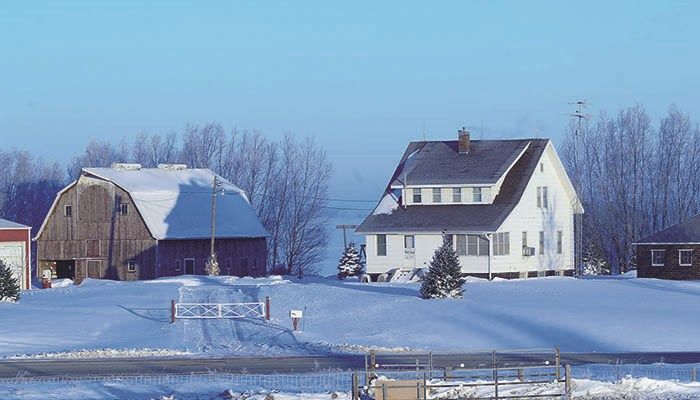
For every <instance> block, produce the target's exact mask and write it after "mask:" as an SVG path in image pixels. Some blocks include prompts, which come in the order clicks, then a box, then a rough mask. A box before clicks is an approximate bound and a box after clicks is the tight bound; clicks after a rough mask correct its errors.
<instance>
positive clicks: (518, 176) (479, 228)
mask: <svg viewBox="0 0 700 400" xmlns="http://www.w3.org/2000/svg"><path fill="white" fill-rule="evenodd" d="M475 142H477V143H479V142H480V144H479V145H477V148H478V147H481V150H480V151H473V150H474V147H472V150H470V152H469V154H471V155H472V157H473V158H474V160H475V161H474V162H472V165H477V164H478V163H479V160H484V165H489V166H490V167H489V168H487V169H486V171H487V172H483V171H482V172H478V171H474V172H473V173H472V172H469V170H468V169H465V170H463V171H464V174H463V176H464V177H465V178H464V179H466V180H465V181H463V182H456V181H451V180H450V179H453V178H455V177H456V175H455V173H454V170H453V168H457V164H456V163H458V161H455V160H457V159H456V158H454V157H451V156H450V157H448V156H445V157H446V159H449V161H445V162H440V161H439V160H438V159H437V158H435V157H433V156H429V157H423V158H421V157H417V156H418V155H419V154H420V150H419V149H420V148H421V147H420V145H421V144H426V143H442V145H435V146H436V148H439V149H440V150H437V151H439V152H440V153H445V154H447V151H448V150H449V151H451V152H453V153H458V149H457V147H456V143H457V142H456V141H445V142H411V143H410V144H409V146H408V148H407V149H406V151H405V152H404V156H403V157H402V159H401V161H400V162H399V165H398V166H397V167H396V171H395V172H394V175H393V177H392V179H391V183H390V185H389V186H388V187H387V189H386V192H385V194H384V197H383V198H382V201H381V202H380V204H379V205H378V206H377V208H376V209H375V211H374V212H372V213H371V214H370V215H369V216H367V218H365V220H364V221H363V222H362V224H361V225H360V227H359V228H357V230H356V232H357V233H401V232H442V231H443V230H446V231H447V232H493V231H496V230H497V229H498V227H499V226H500V225H501V224H502V223H503V221H504V220H505V219H506V218H507V217H508V215H509V214H510V213H511V211H512V210H513V208H514V207H515V206H516V205H517V204H518V202H520V198H521V197H522V195H523V192H524V191H525V187H526V186H527V183H528V181H529V179H530V177H531V176H532V173H533V172H534V171H535V168H536V167H537V163H538V162H539V160H540V158H541V157H542V154H543V153H544V151H545V149H546V147H547V145H548V143H549V139H522V140H489V141H486V140H482V141H472V146H474V143H475ZM485 142H488V143H485ZM501 146H503V148H502V149H500V150H498V149H499V148H500V147H501ZM446 149H447V150H446ZM487 149H489V151H491V152H492V154H485V153H484V152H485V151H486V150H487ZM416 151H419V152H418V153H416ZM515 153H517V154H516V155H515V156H514V155H513V154H515ZM469 154H467V156H468V155H469ZM496 155H498V157H496ZM518 155H519V156H520V157H519V158H518V157H517V156H518ZM460 156H465V155H460ZM460 159H462V160H463V161H464V159H463V158H460ZM407 160H408V161H409V162H407ZM486 160H488V161H486ZM499 160H500V161H499ZM411 163H414V164H424V165H423V166H420V167H414V166H410V165H409V166H408V168H413V170H414V171H415V170H419V171H425V173H424V174H423V175H424V176H425V178H426V180H423V181H420V180H412V179H411V175H410V174H408V183H409V184H418V182H423V184H428V183H430V184H439V183H442V184H448V183H463V184H469V183H472V184H474V183H477V180H476V179H475V178H476V177H478V176H481V177H483V178H484V179H483V180H482V181H481V182H479V183H485V182H487V181H493V182H496V181H498V179H500V176H501V175H502V174H503V173H506V171H507V173H506V175H505V178H504V180H503V184H502V185H501V190H500V192H499V193H498V195H497V196H496V197H495V198H494V200H493V203H491V204H463V205H462V204H461V205H420V206H408V207H406V208H402V207H398V204H395V206H393V207H391V205H390V204H387V203H388V202H389V199H390V197H389V196H391V190H392V189H391V184H393V183H394V182H396V181H397V177H399V176H402V174H403V168H406V164H411ZM511 165H512V167H510V169H508V168H507V166H511ZM428 166H430V168H433V170H432V171H433V172H432V177H430V179H427V178H428V176H427V172H428V171H430V168H428ZM501 170H504V172H503V173H500V175H499V172H498V171H501ZM488 171H491V172H488ZM443 176H444V177H449V179H444V178H441V177H443ZM486 176H490V178H488V180H487V179H486ZM494 179H495V180H494ZM394 203H396V201H394Z"/></svg>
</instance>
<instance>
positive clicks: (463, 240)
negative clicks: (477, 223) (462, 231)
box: [456, 235, 467, 256]
mask: <svg viewBox="0 0 700 400" xmlns="http://www.w3.org/2000/svg"><path fill="white" fill-rule="evenodd" d="M456 236H457V255H458V256H466V255H467V235H456Z"/></svg>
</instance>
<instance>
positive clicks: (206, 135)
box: [0, 122, 331, 275]
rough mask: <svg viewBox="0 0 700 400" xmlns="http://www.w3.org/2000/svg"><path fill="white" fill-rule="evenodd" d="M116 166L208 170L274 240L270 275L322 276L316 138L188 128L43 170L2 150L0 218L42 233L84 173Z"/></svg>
mask: <svg viewBox="0 0 700 400" xmlns="http://www.w3.org/2000/svg"><path fill="white" fill-rule="evenodd" d="M115 162H128V163H139V164H141V165H142V166H143V167H144V168H150V167H156V166H157V165H158V164H163V163H182V164H187V166H188V167H190V168H210V169H212V170H213V171H214V172H216V173H218V174H219V175H221V176H222V177H224V178H225V179H227V180H229V181H230V182H232V183H234V184H235V185H237V186H238V187H240V188H241V189H243V190H244V191H245V192H246V194H247V195H248V199H249V200H250V203H251V204H252V206H253V208H254V210H255V212H256V213H257V215H258V217H259V218H260V221H261V222H262V224H263V226H264V227H265V229H266V230H267V231H268V233H269V234H270V237H269V238H268V269H269V270H270V271H271V272H274V273H285V274H290V275H307V274H313V273H316V272H318V265H319V262H320V261H322V260H323V258H324V255H325V248H326V245H327V243H328V237H329V232H328V213H327V212H326V210H327V207H328V183H329V179H330V175H331V163H330V161H329V160H328V158H327V156H326V153H325V151H324V150H323V149H321V148H320V147H319V146H318V145H317V144H316V143H315V142H314V140H313V139H311V138H306V139H298V138H296V137H295V136H293V135H291V134H288V135H285V136H284V137H283V138H282V139H280V140H270V139H268V138H267V137H265V136H264V135H263V134H262V133H261V132H259V131H239V130H237V129H233V130H229V131H227V130H226V129H224V128H223V126H222V125H221V124H219V123H214V122H212V123H207V124H204V125H196V124H187V125H186V126H185V127H184V129H183V130H182V131H180V132H173V133H168V134H149V133H139V134H138V135H137V136H136V138H135V139H134V140H133V141H128V140H126V139H122V140H120V141H118V142H112V141H109V140H100V139H92V140H90V142H89V143H88V144H87V146H86V147H85V149H84V151H83V152H82V153H80V154H77V155H75V156H74V157H72V158H71V159H70V161H69V162H68V163H67V165H61V164H60V163H57V162H54V163H45V162H44V161H43V160H42V159H41V158H38V157H36V156H33V155H32V154H31V153H29V152H27V151H17V150H11V151H2V150H0V163H1V164H0V165H4V166H6V167H5V168H4V169H3V170H2V171H0V215H2V217H3V218H6V219H10V220H13V221H16V222H19V223H23V224H26V225H30V226H32V227H33V229H34V232H36V231H37V230H38V228H39V227H40V226H41V223H42V222H43V219H44V217H45V216H46V213H48V211H49V208H50V206H51V204H52V202H53V200H54V198H55V196H56V193H57V192H58V191H59V190H60V189H61V188H62V187H64V186H65V185H66V184H67V183H68V182H70V181H72V180H74V179H76V178H77V177H78V176H79V174H80V170H81V168H83V167H109V166H111V165H112V163H115Z"/></svg>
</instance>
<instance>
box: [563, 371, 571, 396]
mask: <svg viewBox="0 0 700 400" xmlns="http://www.w3.org/2000/svg"><path fill="white" fill-rule="evenodd" d="M564 393H566V399H567V400H570V399H571V365H569V364H566V365H565V366H564Z"/></svg>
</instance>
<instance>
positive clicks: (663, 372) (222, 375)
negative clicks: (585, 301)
mask: <svg viewBox="0 0 700 400" xmlns="http://www.w3.org/2000/svg"><path fill="white" fill-rule="evenodd" d="M699 367H700V366H699V365H671V364H650V365H641V364H635V365H632V364H620V365H616V364H591V365H580V366H572V367H571V376H572V378H573V379H591V380H598V381H605V382H617V381H620V380H621V379H623V378H626V377H632V378H649V379H656V380H674V381H678V382H684V383H688V382H697V381H698V369H700V368H699ZM374 372H375V373H376V374H378V375H382V376H385V377H387V378H389V379H416V378H421V379H422V377H423V376H424V373H426V372H427V373H428V374H430V375H431V377H433V378H436V379H440V378H441V377H443V376H445V374H446V373H447V374H448V375H449V374H453V375H452V376H453V378H454V377H458V373H457V371H452V372H450V371H448V372H446V371H445V370H444V369H440V370H437V369H434V370H425V369H422V370H420V371H415V370H414V371H406V370H404V371H397V370H384V371H381V370H376V371H374ZM537 373H539V371H538V370H537V369H530V370H527V371H525V372H524V374H525V377H526V378H527V377H529V375H531V374H532V375H533V376H536V374H537ZM352 374H353V372H351V371H337V372H336V371H326V372H311V373H294V374H247V373H230V372H201V373H187V374H177V373H165V374H160V373H154V374H147V373H146V374H138V375H121V374H120V375H54V376H29V375H18V376H16V377H13V378H0V385H23V384H31V383H80V382H88V383H90V382H93V383H94V382H119V383H126V384H135V385H165V386H168V385H170V386H172V385H179V384H187V383H222V384H226V385H228V386H229V387H230V388H231V389H232V390H236V389H241V390H278V391H285V392H291V393H300V392H306V393H327V392H331V391H346V392H349V391H350V390H351V388H352V384H353V382H352ZM462 378H464V379H467V380H468V379H469V378H471V379H488V378H489V374H487V373H485V374H484V376H483V377H482V376H476V375H475V376H473V377H472V376H470V377H466V376H465V377H462ZM361 383H362V384H364V382H361Z"/></svg>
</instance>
